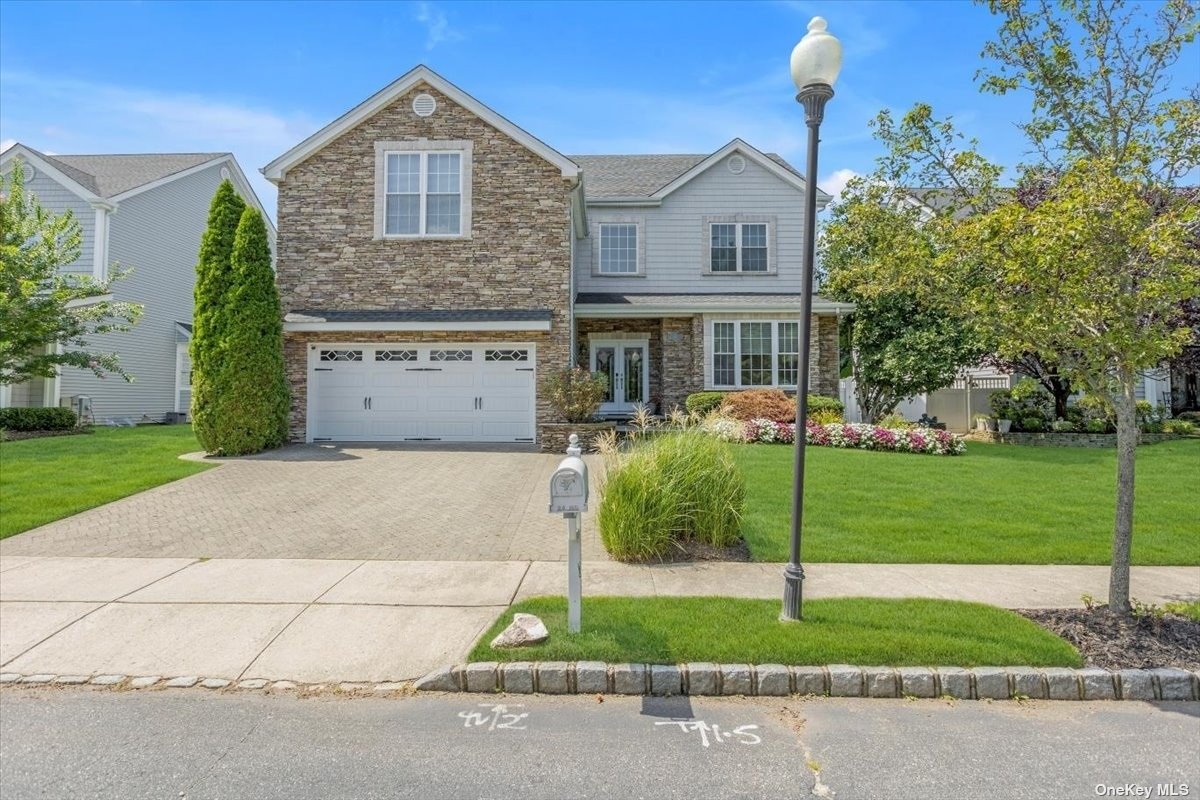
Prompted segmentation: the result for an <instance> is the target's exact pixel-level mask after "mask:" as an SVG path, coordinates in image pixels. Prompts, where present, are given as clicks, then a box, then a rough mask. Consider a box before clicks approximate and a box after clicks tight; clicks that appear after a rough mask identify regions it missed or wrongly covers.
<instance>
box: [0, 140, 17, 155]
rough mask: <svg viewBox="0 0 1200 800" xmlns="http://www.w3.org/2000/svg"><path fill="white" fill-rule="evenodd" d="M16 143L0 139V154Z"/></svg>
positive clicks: (15, 141)
mask: <svg viewBox="0 0 1200 800" xmlns="http://www.w3.org/2000/svg"><path fill="white" fill-rule="evenodd" d="M16 143H17V140H16V139H0V153H3V152H4V151H5V150H7V149H8V148H10V147H12V146H13V145H14V144H16Z"/></svg>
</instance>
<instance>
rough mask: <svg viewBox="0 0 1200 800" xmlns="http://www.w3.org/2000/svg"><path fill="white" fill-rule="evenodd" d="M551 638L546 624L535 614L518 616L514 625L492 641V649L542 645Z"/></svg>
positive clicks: (514, 618) (514, 620)
mask: <svg viewBox="0 0 1200 800" xmlns="http://www.w3.org/2000/svg"><path fill="white" fill-rule="evenodd" d="M549 638H550V631H548V630H546V624H545V623H544V622H542V621H541V619H539V618H538V617H535V616H534V615H533V614H516V615H515V616H514V617H513V621H512V624H511V625H509V626H508V627H507V628H505V629H504V630H502V631H500V635H499V636H497V637H496V638H495V639H492V647H524V646H526V645H530V644H541V643H542V642H544V641H546V640H547V639H549Z"/></svg>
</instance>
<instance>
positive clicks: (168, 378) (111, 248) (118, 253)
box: [0, 143, 274, 422]
mask: <svg viewBox="0 0 1200 800" xmlns="http://www.w3.org/2000/svg"><path fill="white" fill-rule="evenodd" d="M17 160H20V161H21V162H22V163H23V165H24V172H25V179H26V183H25V186H26V189H27V190H28V191H29V192H30V193H31V194H33V195H36V196H37V198H38V200H39V202H40V203H41V204H42V206H43V207H44V208H46V209H47V210H48V211H50V212H52V213H55V214H61V213H64V212H66V211H71V212H72V213H73V214H74V216H75V218H76V219H77V220H78V221H79V225H80V227H81V228H82V233H83V243H82V245H83V247H82V253H81V255H80V257H79V259H78V260H77V261H75V263H73V264H67V265H65V266H64V267H63V271H64V272H71V273H85V274H88V275H92V276H94V277H96V278H97V279H99V280H104V279H106V278H107V276H108V275H109V274H110V272H111V271H112V270H114V269H120V270H129V274H128V275H127V276H126V277H124V278H122V279H121V280H118V281H116V282H114V283H113V287H112V290H113V294H112V296H113V299H115V300H122V301H129V302H134V303H140V304H142V305H143V306H144V313H143V316H142V318H141V320H140V321H139V322H138V324H137V325H136V326H135V327H134V328H133V329H132V330H131V331H128V332H122V333H109V334H103V335H100V336H96V337H94V339H93V340H92V341H91V342H89V344H90V345H91V346H92V347H93V348H95V349H96V350H98V351H101V352H116V353H117V354H118V355H119V356H120V359H121V366H122V368H123V369H125V370H126V371H127V372H128V373H129V374H130V375H132V376H133V378H134V381H133V382H132V383H127V382H126V381H124V380H122V379H121V378H120V377H119V376H116V375H108V376H106V377H104V378H97V377H96V376H95V375H93V374H92V373H91V372H89V371H86V370H82V369H77V368H73V367H64V368H62V369H61V370H60V372H59V374H58V375H57V376H56V377H53V378H46V379H40V378H39V379H36V380H32V381H28V382H26V383H21V384H15V385H11V386H7V385H5V386H0V407H5V406H58V405H71V404H72V402H73V398H76V397H80V396H85V397H88V398H90V400H91V415H92V416H93V417H94V419H95V420H96V421H97V422H104V421H106V420H131V421H133V422H149V421H154V422H160V421H163V420H164V419H167V418H168V416H167V415H168V414H172V413H187V411H188V406H189V403H190V396H191V392H190V376H191V367H190V362H189V360H188V342H189V341H190V339H191V333H192V305H193V299H192V289H193V286H194V284H195V280H196V256H197V254H198V252H199V249H200V236H201V234H202V233H203V232H204V228H205V225H206V224H207V219H208V207H209V204H210V203H211V202H212V198H213V194H214V193H215V192H216V190H217V186H218V185H219V184H220V182H221V180H222V179H223V178H229V179H230V180H231V181H233V184H234V186H236V187H237V189H238V192H239V193H240V194H241V195H242V197H244V198H245V199H246V200H247V202H249V203H252V204H254V205H255V206H256V207H258V208H259V209H260V210H262V205H261V204H260V203H259V201H258V199H257V198H256V197H255V196H254V192H253V190H252V189H251V188H250V185H249V183H247V181H246V177H245V175H244V174H243V173H242V171H241V169H240V168H239V167H238V165H237V162H236V161H235V160H234V157H233V155H232V154H230V153H142V154H136V155H58V154H55V155H53V156H51V155H47V154H45V153H40V152H38V151H37V150H34V149H33V148H31V147H28V146H26V145H23V144H19V143H18V144H15V145H13V146H12V147H10V148H9V149H7V150H5V151H4V152H3V153H2V154H0V174H3V175H6V176H7V175H8V174H10V172H11V169H12V167H13V164H14V163H15V162H16V161H17ZM264 216H265V212H264ZM268 225H270V220H269V218H268ZM271 230H272V236H273V235H274V233H273V228H272V229H271ZM273 246H274V242H272V248H273Z"/></svg>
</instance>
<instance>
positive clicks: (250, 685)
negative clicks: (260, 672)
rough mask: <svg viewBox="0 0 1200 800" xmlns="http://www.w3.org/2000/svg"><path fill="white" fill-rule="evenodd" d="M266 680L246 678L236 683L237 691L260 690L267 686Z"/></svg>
mask: <svg viewBox="0 0 1200 800" xmlns="http://www.w3.org/2000/svg"><path fill="white" fill-rule="evenodd" d="M267 683H268V681H267V680H266V678H247V679H246V680H244V681H238V685H237V688H239V689H262V688H264V687H265V686H266V685H267Z"/></svg>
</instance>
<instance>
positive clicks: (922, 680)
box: [898, 667, 937, 697]
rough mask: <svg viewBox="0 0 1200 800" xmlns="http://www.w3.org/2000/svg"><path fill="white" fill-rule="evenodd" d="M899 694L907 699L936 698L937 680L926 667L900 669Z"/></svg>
mask: <svg viewBox="0 0 1200 800" xmlns="http://www.w3.org/2000/svg"><path fill="white" fill-rule="evenodd" d="M898 671H899V673H900V693H901V694H904V695H907V696H909V697H937V680H936V679H935V676H934V673H933V670H931V669H929V668H928V667H901V668H900V669H899V670H898Z"/></svg>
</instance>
